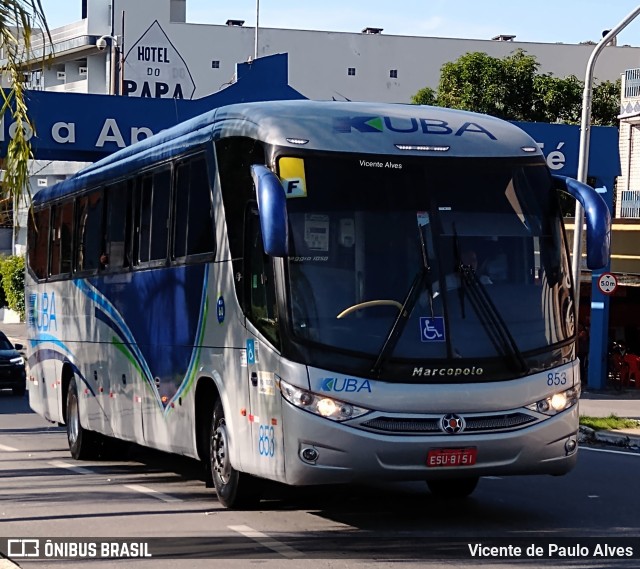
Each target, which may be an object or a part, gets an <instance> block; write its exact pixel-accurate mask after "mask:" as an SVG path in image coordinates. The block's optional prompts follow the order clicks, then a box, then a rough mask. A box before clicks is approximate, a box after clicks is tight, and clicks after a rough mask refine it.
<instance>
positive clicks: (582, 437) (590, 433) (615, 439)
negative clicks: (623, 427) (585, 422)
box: [578, 425, 640, 449]
mask: <svg viewBox="0 0 640 569" xmlns="http://www.w3.org/2000/svg"><path fill="white" fill-rule="evenodd" d="M578 442H579V443H583V444H590V443H591V444H593V443H604V444H607V445H613V446H618V447H624V448H634V449H637V448H640V438H639V437H637V436H629V435H625V434H624V433H616V432H613V431H596V430H595V429H592V428H591V427H584V426H582V425H580V429H579V430H578Z"/></svg>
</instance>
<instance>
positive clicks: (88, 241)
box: [74, 190, 102, 272]
mask: <svg viewBox="0 0 640 569" xmlns="http://www.w3.org/2000/svg"><path fill="white" fill-rule="evenodd" d="M74 243H75V248H76V271H79V272H82V271H95V270H97V269H98V265H99V262H100V255H101V253H102V251H100V249H101V247H102V192H101V190H94V191H92V192H91V193H90V194H88V195H86V196H81V197H79V198H78V200H77V202H76V225H75V241H74Z"/></svg>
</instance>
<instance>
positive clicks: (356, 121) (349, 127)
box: [333, 116, 497, 140]
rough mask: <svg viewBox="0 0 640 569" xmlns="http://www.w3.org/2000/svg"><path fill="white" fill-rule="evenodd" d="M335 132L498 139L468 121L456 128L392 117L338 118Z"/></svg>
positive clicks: (409, 118) (448, 125)
mask: <svg viewBox="0 0 640 569" xmlns="http://www.w3.org/2000/svg"><path fill="white" fill-rule="evenodd" d="M333 130H334V131H335V132H340V133H345V134H348V133H350V132H353V131H354V130H355V131H357V132H384V131H385V130H388V131H391V132H399V133H404V134H408V133H412V132H422V133H423V134H445V135H447V134H449V135H453V136H462V135H464V134H482V135H484V136H486V137H488V138H489V139H491V140H497V138H496V137H495V136H494V135H493V134H492V133H491V132H489V131H488V130H487V129H486V128H484V127H483V126H482V125H479V124H478V123H475V122H470V121H467V122H465V123H463V124H462V125H460V126H459V127H455V126H452V125H450V124H449V123H448V122H447V121H443V120H439V119H426V118H420V119H418V118H414V117H405V118H393V119H392V118H391V117H367V116H359V117H336V118H335V119H333Z"/></svg>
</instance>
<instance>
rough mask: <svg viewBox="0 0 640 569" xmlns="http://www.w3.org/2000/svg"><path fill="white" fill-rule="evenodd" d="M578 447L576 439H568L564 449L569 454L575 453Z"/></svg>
mask: <svg viewBox="0 0 640 569" xmlns="http://www.w3.org/2000/svg"><path fill="white" fill-rule="evenodd" d="M577 447H578V443H577V441H576V440H575V439H568V440H567V442H566V443H564V450H566V451H567V454H573V453H574V452H575V450H576V448H577Z"/></svg>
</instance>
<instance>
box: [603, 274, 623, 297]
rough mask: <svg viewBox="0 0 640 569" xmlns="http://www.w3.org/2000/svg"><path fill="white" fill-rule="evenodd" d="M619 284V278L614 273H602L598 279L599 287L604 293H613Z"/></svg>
mask: <svg viewBox="0 0 640 569" xmlns="http://www.w3.org/2000/svg"><path fill="white" fill-rule="evenodd" d="M617 286H618V279H616V277H615V275H614V274H612V273H602V274H601V275H600V278H599V279H598V288H599V289H600V292H602V293H603V294H613V293H614V291H615V290H616V288H617Z"/></svg>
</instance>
